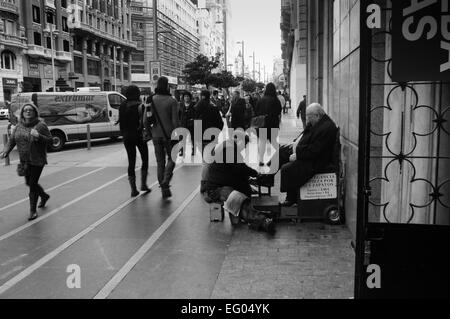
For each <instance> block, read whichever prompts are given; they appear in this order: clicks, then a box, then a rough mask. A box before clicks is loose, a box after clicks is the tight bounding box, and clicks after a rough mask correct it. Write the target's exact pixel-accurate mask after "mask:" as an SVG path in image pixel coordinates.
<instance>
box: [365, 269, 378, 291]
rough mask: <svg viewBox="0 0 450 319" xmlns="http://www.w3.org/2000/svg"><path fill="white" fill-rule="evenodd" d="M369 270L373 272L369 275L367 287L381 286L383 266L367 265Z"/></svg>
mask: <svg viewBox="0 0 450 319" xmlns="http://www.w3.org/2000/svg"><path fill="white" fill-rule="evenodd" d="M367 272H368V273H371V274H370V276H369V277H367V281H366V284H367V287H368V288H369V289H373V288H381V268H380V266H378V265H369V266H367Z"/></svg>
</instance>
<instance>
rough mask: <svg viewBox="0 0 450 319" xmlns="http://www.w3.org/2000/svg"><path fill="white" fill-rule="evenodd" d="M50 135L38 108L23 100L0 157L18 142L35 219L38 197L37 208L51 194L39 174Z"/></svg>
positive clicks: (45, 159)
mask: <svg viewBox="0 0 450 319" xmlns="http://www.w3.org/2000/svg"><path fill="white" fill-rule="evenodd" d="M51 140H52V135H51V134H50V131H49V130H48V127H47V125H46V124H45V122H44V121H43V120H42V119H40V118H39V112H38V108H37V107H36V106H35V105H34V104H32V103H30V104H25V105H24V106H23V107H22V109H21V110H20V116H19V122H18V124H17V126H16V127H15V128H14V131H13V132H12V134H11V138H10V139H9V142H8V144H7V145H6V146H5V149H4V150H3V152H2V153H0V158H5V157H7V156H8V154H9V153H10V152H11V151H12V150H13V148H14V147H15V146H16V145H17V150H18V151H19V157H20V164H21V165H22V167H26V169H25V170H24V174H25V182H26V184H27V185H28V187H30V193H29V198H30V217H29V218H28V220H34V219H36V218H37V217H38V214H37V212H36V206H37V201H38V199H39V197H41V202H40V204H39V208H42V207H45V204H46V203H47V201H48V200H49V198H50V195H48V194H47V193H45V191H44V189H43V188H42V187H41V185H39V178H40V176H41V174H42V170H43V169H44V166H45V165H47V145H48V144H49V143H50V142H51Z"/></svg>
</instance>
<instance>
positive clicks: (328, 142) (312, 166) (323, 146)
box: [281, 103, 338, 206]
mask: <svg viewBox="0 0 450 319" xmlns="http://www.w3.org/2000/svg"><path fill="white" fill-rule="evenodd" d="M337 132H338V128H337V127H336V125H335V124H334V122H333V121H332V120H331V118H330V117H329V116H328V115H327V114H326V113H325V111H324V109H323V108H322V106H321V105H320V104H318V103H313V104H311V105H309V106H308V107H307V108H306V129H305V130H304V133H303V136H302V137H301V139H300V140H298V141H297V142H296V143H294V145H293V150H295V153H293V154H292V155H291V156H290V158H289V163H287V164H285V165H283V166H282V167H281V192H282V193H284V192H286V193H287V196H286V201H285V202H284V203H282V205H283V206H292V205H294V204H295V203H296V202H297V190H298V188H300V187H302V186H303V185H304V184H306V183H307V182H308V181H309V180H310V179H311V178H312V177H313V176H314V175H316V174H319V173H325V172H326V171H327V170H329V169H330V165H332V162H333V158H332V156H333V149H334V147H333V146H334V143H335V142H336V134H337Z"/></svg>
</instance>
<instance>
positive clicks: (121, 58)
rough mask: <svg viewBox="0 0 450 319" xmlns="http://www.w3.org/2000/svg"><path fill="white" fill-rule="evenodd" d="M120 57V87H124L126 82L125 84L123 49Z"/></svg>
mask: <svg viewBox="0 0 450 319" xmlns="http://www.w3.org/2000/svg"><path fill="white" fill-rule="evenodd" d="M118 56H119V63H120V75H119V79H120V85H121V86H123V85H124V82H123V49H120V51H119V54H118Z"/></svg>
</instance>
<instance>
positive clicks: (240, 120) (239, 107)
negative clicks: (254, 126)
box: [228, 91, 246, 130]
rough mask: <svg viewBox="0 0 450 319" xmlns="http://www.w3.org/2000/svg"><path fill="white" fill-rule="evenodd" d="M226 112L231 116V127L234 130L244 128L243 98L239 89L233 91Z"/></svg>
mask: <svg viewBox="0 0 450 319" xmlns="http://www.w3.org/2000/svg"><path fill="white" fill-rule="evenodd" d="M228 113H229V116H231V122H230V125H231V128H233V129H234V130H236V129H238V128H242V129H245V126H246V124H245V100H244V99H243V98H241V94H240V93H239V91H234V92H233V99H232V102H231V106H230V110H229V111H228Z"/></svg>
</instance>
